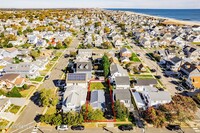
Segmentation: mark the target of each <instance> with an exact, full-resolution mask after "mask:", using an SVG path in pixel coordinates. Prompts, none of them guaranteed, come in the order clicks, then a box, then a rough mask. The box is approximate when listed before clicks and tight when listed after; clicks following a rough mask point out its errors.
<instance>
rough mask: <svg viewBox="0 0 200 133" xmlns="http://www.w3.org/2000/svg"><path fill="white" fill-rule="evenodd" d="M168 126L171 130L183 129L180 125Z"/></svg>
mask: <svg viewBox="0 0 200 133" xmlns="http://www.w3.org/2000/svg"><path fill="white" fill-rule="evenodd" d="M166 128H167V129H169V130H171V131H177V130H181V127H180V126H179V125H168V126H167V127H166Z"/></svg>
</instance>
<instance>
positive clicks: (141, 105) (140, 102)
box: [131, 91, 146, 110]
mask: <svg viewBox="0 0 200 133" xmlns="http://www.w3.org/2000/svg"><path fill="white" fill-rule="evenodd" d="M131 93H132V96H133V99H134V101H135V104H136V107H137V109H138V110H140V109H142V110H145V109H146V105H145V102H144V101H143V100H142V97H141V94H140V93H139V92H137V91H131Z"/></svg>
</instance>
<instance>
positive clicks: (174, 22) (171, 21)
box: [121, 11, 200, 26]
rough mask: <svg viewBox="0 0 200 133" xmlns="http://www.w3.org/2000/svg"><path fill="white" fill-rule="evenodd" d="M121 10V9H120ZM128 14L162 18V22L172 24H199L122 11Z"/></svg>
mask: <svg viewBox="0 0 200 133" xmlns="http://www.w3.org/2000/svg"><path fill="white" fill-rule="evenodd" d="M121 12H123V11H121ZM124 12H125V13H126V14H128V15H132V14H135V15H140V16H146V17H153V18H155V19H164V20H165V21H163V22H162V23H163V24H173V25H189V26H194V25H197V26H200V22H190V21H182V20H176V19H172V18H165V17H158V16H152V15H147V14H142V13H135V12H130V11H124Z"/></svg>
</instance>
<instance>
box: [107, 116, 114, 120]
mask: <svg viewBox="0 0 200 133" xmlns="http://www.w3.org/2000/svg"><path fill="white" fill-rule="evenodd" d="M105 118H106V119H108V120H111V119H113V116H112V115H105Z"/></svg>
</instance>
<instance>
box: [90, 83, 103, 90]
mask: <svg viewBox="0 0 200 133" xmlns="http://www.w3.org/2000/svg"><path fill="white" fill-rule="evenodd" d="M105 89H106V84H105V83H101V82H93V83H90V91H92V90H105Z"/></svg>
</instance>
